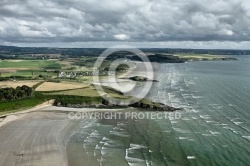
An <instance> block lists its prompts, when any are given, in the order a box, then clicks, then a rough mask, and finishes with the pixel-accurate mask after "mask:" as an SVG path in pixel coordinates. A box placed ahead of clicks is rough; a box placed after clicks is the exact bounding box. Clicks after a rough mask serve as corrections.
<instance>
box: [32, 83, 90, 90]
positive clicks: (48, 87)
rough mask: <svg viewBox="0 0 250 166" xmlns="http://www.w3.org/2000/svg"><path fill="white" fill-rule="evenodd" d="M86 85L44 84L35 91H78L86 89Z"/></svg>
mask: <svg viewBox="0 0 250 166" xmlns="http://www.w3.org/2000/svg"><path fill="white" fill-rule="evenodd" d="M87 86H88V85H87V84H83V83H77V82H60V83H55V82H45V83H43V84H42V85H40V86H39V87H37V88H36V91H42V92H49V91H60V90H68V89H79V88H84V87H87Z"/></svg>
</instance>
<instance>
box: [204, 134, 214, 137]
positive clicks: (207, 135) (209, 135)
mask: <svg viewBox="0 0 250 166" xmlns="http://www.w3.org/2000/svg"><path fill="white" fill-rule="evenodd" d="M202 135H203V136H205V137H212V136H214V135H212V134H202Z"/></svg>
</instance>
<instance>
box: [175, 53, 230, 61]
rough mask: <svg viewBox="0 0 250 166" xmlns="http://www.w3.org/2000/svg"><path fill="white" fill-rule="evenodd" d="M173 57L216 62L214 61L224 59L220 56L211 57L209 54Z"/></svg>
mask: <svg viewBox="0 0 250 166" xmlns="http://www.w3.org/2000/svg"><path fill="white" fill-rule="evenodd" d="M174 56H177V57H179V58H182V59H193V60H203V59H207V60H216V59H221V58H225V57H224V56H221V55H211V54H175V55H174Z"/></svg>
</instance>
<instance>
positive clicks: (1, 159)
mask: <svg viewBox="0 0 250 166" xmlns="http://www.w3.org/2000/svg"><path fill="white" fill-rule="evenodd" d="M71 111H80V112H93V111H110V110H107V109H106V110H105V109H103V110H101V109H87V108H84V109H75V108H64V107H53V106H47V107H42V108H39V109H36V110H32V111H31V112H30V111H23V112H21V113H16V114H14V115H13V114H12V115H9V116H7V117H6V118H5V119H4V120H3V121H2V122H1V123H0V125H1V126H0V140H1V144H0V166H6V165H13V166H16V165H21V166H22V165H23V166H27V165H32V166H44V165H46V166H50V165H51V166H64V165H68V159H67V153H66V146H67V142H68V140H69V138H70V136H71V134H72V132H73V131H74V128H75V127H76V126H77V125H78V124H79V122H80V121H79V120H78V121H77V120H70V119H69V118H68V112H71ZM112 111H115V110H112ZM6 121H7V122H6ZM3 122H4V123H3ZM83 164H84V163H83Z"/></svg>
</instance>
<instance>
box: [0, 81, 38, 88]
mask: <svg viewBox="0 0 250 166" xmlns="http://www.w3.org/2000/svg"><path fill="white" fill-rule="evenodd" d="M39 82H41V81H37V80H34V81H33V80H30V81H3V82H0V88H7V87H12V88H16V87H18V86H23V85H27V86H29V87H33V86H34V85H36V84H37V83H39Z"/></svg>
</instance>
